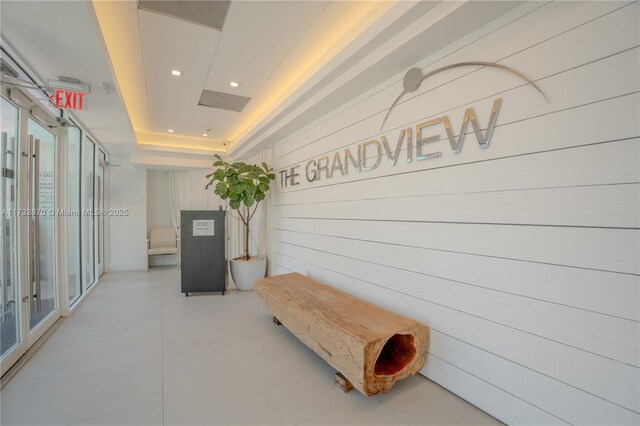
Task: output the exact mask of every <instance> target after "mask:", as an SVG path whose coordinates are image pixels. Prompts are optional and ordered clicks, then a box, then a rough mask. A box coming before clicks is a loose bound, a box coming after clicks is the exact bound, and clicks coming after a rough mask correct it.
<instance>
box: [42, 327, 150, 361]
mask: <svg viewBox="0 0 640 426" xmlns="http://www.w3.org/2000/svg"><path fill="white" fill-rule="evenodd" d="M151 334H157V335H160V332H159V331H156V332H154V333H142V334H136V335H131V336H120V337H113V338H109V339H105V340H97V341H94V342H87V343H80V344H77V345H71V346H52V347H47V346H46V344H45V346H43V347H42V348H41V350H39V351H38V354H40V353H42V354H43V356H45V355H48V352H50V351H61V350H67V349H69V348H79V347H81V346H89V345H98V344H101V343H107V342H112V341H115V340H120V339H122V340H124V339H134V340H135V338H137V337H140V336H149V335H151ZM34 357H35V355H34Z"/></svg>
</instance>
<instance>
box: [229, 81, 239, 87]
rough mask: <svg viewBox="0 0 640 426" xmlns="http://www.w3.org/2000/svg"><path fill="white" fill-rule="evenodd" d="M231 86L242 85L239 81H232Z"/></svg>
mask: <svg viewBox="0 0 640 426" xmlns="http://www.w3.org/2000/svg"><path fill="white" fill-rule="evenodd" d="M229 86H231V87H238V86H240V83H238V82H237V81H232V82H231V83H229Z"/></svg>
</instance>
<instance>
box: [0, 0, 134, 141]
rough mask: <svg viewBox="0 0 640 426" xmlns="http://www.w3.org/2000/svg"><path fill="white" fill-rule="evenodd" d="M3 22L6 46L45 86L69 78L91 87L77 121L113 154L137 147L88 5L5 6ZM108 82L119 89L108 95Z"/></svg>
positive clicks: (17, 3)
mask: <svg viewBox="0 0 640 426" xmlns="http://www.w3.org/2000/svg"><path fill="white" fill-rule="evenodd" d="M0 21H1V25H0V29H1V32H0V34H1V36H0V37H1V38H2V42H3V43H6V44H8V45H9V47H10V48H11V49H13V50H14V51H16V52H17V53H18V54H19V55H20V59H22V60H23V61H24V62H25V64H26V65H27V66H28V67H29V68H30V69H31V70H32V71H33V72H34V73H36V74H37V75H36V77H37V78H38V79H40V80H41V82H43V83H46V80H47V79H57V78H58V76H61V75H63V76H69V77H75V78H78V79H79V80H81V81H83V82H85V83H89V84H91V86H92V92H91V94H89V95H87V97H86V99H87V105H88V109H87V110H86V111H74V112H73V115H74V117H75V118H76V119H77V120H78V121H79V122H80V123H81V124H82V126H83V127H85V128H86V129H88V130H89V131H90V133H91V134H92V135H93V136H94V137H95V138H96V139H97V140H99V141H100V142H101V143H102V144H104V145H105V146H106V147H107V149H113V150H118V148H119V147H124V146H126V147H131V146H132V144H134V143H135V137H134V134H133V130H132V128H131V125H130V122H129V118H128V116H127V111H126V109H125V108H124V104H123V103H122V101H121V99H120V97H119V96H118V93H117V91H116V90H115V87H116V85H115V80H114V78H113V76H112V74H111V70H110V63H109V58H108V56H107V55H106V50H105V47H104V43H103V41H102V37H101V35H100V31H99V28H98V26H97V25H96V22H95V20H94V19H93V11H92V10H91V8H90V5H89V4H88V3H86V2H84V1H64V2H59V1H10V0H2V5H1V7H0ZM103 82H106V83H108V84H109V85H110V87H112V88H113V90H112V91H111V93H109V94H107V93H105V91H104V90H103V89H102V85H103Z"/></svg>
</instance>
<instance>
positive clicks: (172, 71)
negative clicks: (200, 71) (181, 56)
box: [171, 70, 182, 77]
mask: <svg viewBox="0 0 640 426" xmlns="http://www.w3.org/2000/svg"><path fill="white" fill-rule="evenodd" d="M171 75H175V76H178V77H180V76H181V75H182V71H180V70H171Z"/></svg>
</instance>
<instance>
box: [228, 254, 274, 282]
mask: <svg viewBox="0 0 640 426" xmlns="http://www.w3.org/2000/svg"><path fill="white" fill-rule="evenodd" d="M266 272H267V259H266V258H257V259H251V260H235V259H234V260H231V277H232V278H233V282H234V283H235V285H236V287H237V288H238V290H253V283H254V282H255V281H256V280H259V279H260V278H264V275H265V274H266Z"/></svg>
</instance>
